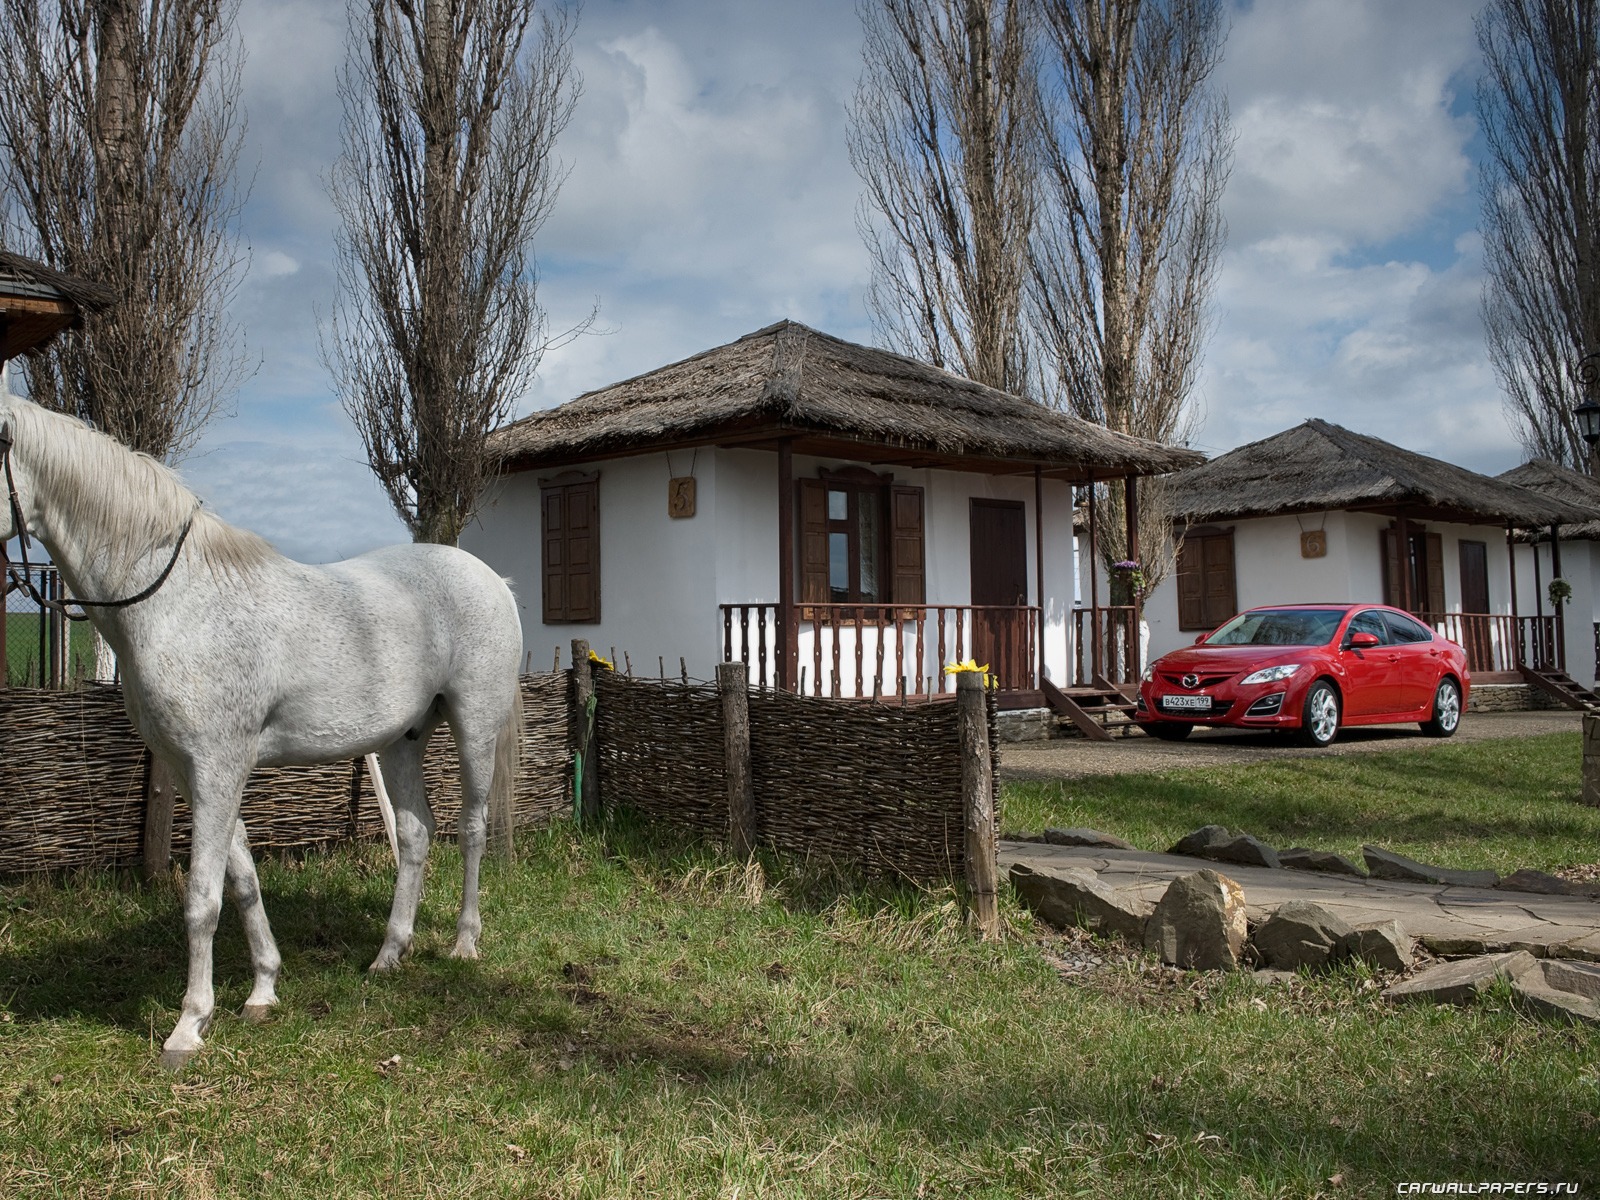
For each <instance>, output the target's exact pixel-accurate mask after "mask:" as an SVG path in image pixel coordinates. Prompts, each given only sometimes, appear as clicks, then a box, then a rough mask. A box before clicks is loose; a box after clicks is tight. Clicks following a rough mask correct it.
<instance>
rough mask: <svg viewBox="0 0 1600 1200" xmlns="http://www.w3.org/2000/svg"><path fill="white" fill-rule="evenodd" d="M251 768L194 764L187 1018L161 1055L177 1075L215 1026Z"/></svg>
mask: <svg viewBox="0 0 1600 1200" xmlns="http://www.w3.org/2000/svg"><path fill="white" fill-rule="evenodd" d="M247 774H248V768H246V767H243V766H240V765H238V764H231V765H226V764H219V763H208V764H205V765H201V764H195V765H194V767H193V768H192V769H191V770H190V772H189V777H188V786H187V787H186V788H185V794H186V795H187V796H188V797H189V808H190V812H191V813H192V815H193V822H194V826H193V828H194V833H193V838H192V841H191V846H190V851H189V881H188V884H187V886H186V887H185V889H184V897H183V919H184V924H185V925H186V926H187V928H188V934H189V986H188V988H187V989H186V990H185V991H184V994H183V1012H182V1013H181V1014H180V1015H179V1017H178V1024H177V1026H176V1028H174V1029H173V1031H172V1034H171V1036H170V1037H168V1038H167V1040H166V1043H165V1045H164V1046H163V1047H162V1051H161V1063H162V1065H163V1066H165V1067H169V1068H171V1069H173V1070H177V1069H178V1068H179V1067H181V1066H183V1065H184V1064H185V1063H187V1062H188V1061H189V1060H190V1059H191V1058H193V1057H194V1055H195V1053H196V1052H197V1051H198V1050H199V1049H200V1047H201V1045H202V1038H203V1036H204V1034H205V1032H206V1030H207V1029H208V1028H210V1026H211V1015H212V1012H213V1011H214V1010H215V1008H216V996H215V994H214V993H213V992H212V987H211V944H212V941H213V939H214V938H215V937H216V933H217V919H218V917H220V916H221V914H222V887H223V883H224V882H225V879H226V875H227V869H228V855H229V849H230V847H231V845H232V843H233V836H234V825H235V824H236V823H237V821H238V818H239V797H240V795H241V793H242V792H243V791H244V781H245V777H246V775H247Z"/></svg>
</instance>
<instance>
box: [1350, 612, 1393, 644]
mask: <svg viewBox="0 0 1600 1200" xmlns="http://www.w3.org/2000/svg"><path fill="white" fill-rule="evenodd" d="M1388 615H1389V614H1388V613H1381V612H1378V611H1377V610H1376V609H1371V608H1369V609H1367V611H1366V612H1359V613H1357V614H1356V615H1355V616H1353V617H1351V618H1350V627H1349V628H1348V629H1347V630H1345V635H1344V636H1345V644H1346V645H1349V644H1350V639H1351V638H1352V637H1354V636H1355V635H1356V634H1358V633H1370V634H1371V635H1372V636H1373V637H1375V638H1377V639H1378V645H1380V646H1387V645H1390V644H1391V643H1393V641H1394V638H1393V637H1391V636H1390V626H1389V623H1388V622H1387V621H1385V620H1384V618H1385V617H1387V616H1388Z"/></svg>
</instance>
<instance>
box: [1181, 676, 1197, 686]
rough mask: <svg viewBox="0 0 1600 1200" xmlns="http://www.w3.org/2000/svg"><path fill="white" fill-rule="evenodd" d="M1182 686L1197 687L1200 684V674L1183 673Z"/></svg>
mask: <svg viewBox="0 0 1600 1200" xmlns="http://www.w3.org/2000/svg"><path fill="white" fill-rule="evenodd" d="M1183 686H1184V687H1186V688H1197V687H1199V686H1200V676H1198V675H1185V676H1184V677H1183Z"/></svg>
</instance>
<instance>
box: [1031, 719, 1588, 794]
mask: <svg viewBox="0 0 1600 1200" xmlns="http://www.w3.org/2000/svg"><path fill="white" fill-rule="evenodd" d="M1582 728H1583V714H1582V713H1578V712H1574V711H1572V710H1570V709H1560V710H1552V711H1545V712H1504V713H1468V714H1466V715H1465V716H1464V717H1463V718H1462V720H1461V728H1460V729H1459V730H1457V732H1456V736H1455V738H1453V739H1441V738H1430V737H1426V736H1424V735H1423V733H1422V731H1421V730H1420V729H1418V728H1417V727H1416V726H1415V725H1378V726H1368V727H1366V728H1360V729H1346V730H1341V731H1340V733H1339V738H1338V740H1337V741H1336V742H1334V743H1333V745H1331V746H1329V747H1327V748H1326V749H1323V750H1313V749H1311V748H1309V747H1305V746H1295V745H1292V744H1290V743H1287V742H1281V741H1279V740H1277V739H1276V738H1275V737H1273V736H1272V735H1271V734H1261V733H1241V732H1238V731H1235V730H1228V729H1196V730H1195V731H1194V732H1193V733H1192V734H1190V735H1189V738H1188V740H1187V741H1182V742H1163V741H1159V740H1157V739H1156V738H1153V737H1146V736H1145V735H1144V734H1141V733H1134V734H1132V735H1130V736H1128V737H1118V738H1116V739H1114V740H1113V741H1109V742H1091V741H1088V740H1085V739H1081V738H1057V739H1054V740H1051V741H1048V742H1008V743H1006V744H1004V745H1002V746H1001V747H1000V773H1001V776H1002V777H1003V778H1006V779H1073V778H1076V777H1078V776H1082V775H1121V774H1130V773H1134V772H1142V771H1143V772H1151V771H1172V770H1178V769H1181V768H1183V767H1209V766H1219V765H1231V764H1234V763H1249V762H1263V761H1266V760H1268V759H1278V758H1290V757H1316V756H1320V755H1326V754H1366V753H1369V752H1371V751H1374V750H1401V749H1414V750H1417V751H1419V752H1423V753H1426V752H1427V751H1428V750H1430V749H1432V748H1433V747H1435V746H1446V745H1449V744H1450V741H1456V740H1459V741H1469V742H1476V741H1486V740H1489V739H1492V738H1524V737H1533V736H1536V735H1538V734H1541V733H1563V732H1573V733H1575V732H1578V731H1579V730H1581V729H1582Z"/></svg>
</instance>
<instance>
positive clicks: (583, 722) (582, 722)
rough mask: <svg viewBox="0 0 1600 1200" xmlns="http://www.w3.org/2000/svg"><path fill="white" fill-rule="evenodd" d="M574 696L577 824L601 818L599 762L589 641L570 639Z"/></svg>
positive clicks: (574, 776)
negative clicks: (575, 713) (576, 743)
mask: <svg viewBox="0 0 1600 1200" xmlns="http://www.w3.org/2000/svg"><path fill="white" fill-rule="evenodd" d="M572 678H573V694H574V695H573V698H574V699H575V700H576V701H577V706H578V711H577V736H578V749H577V754H576V756H575V759H574V762H573V768H572V812H573V815H574V816H575V817H577V819H578V823H579V824H580V825H593V824H594V823H595V822H597V821H598V820H599V819H600V763H599V761H598V757H599V756H598V755H597V754H596V750H597V749H598V743H597V741H596V739H595V715H596V709H597V706H598V705H597V701H596V699H595V694H594V667H593V664H591V663H590V662H589V643H588V642H587V641H585V640H584V639H583V638H573V639H572Z"/></svg>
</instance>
